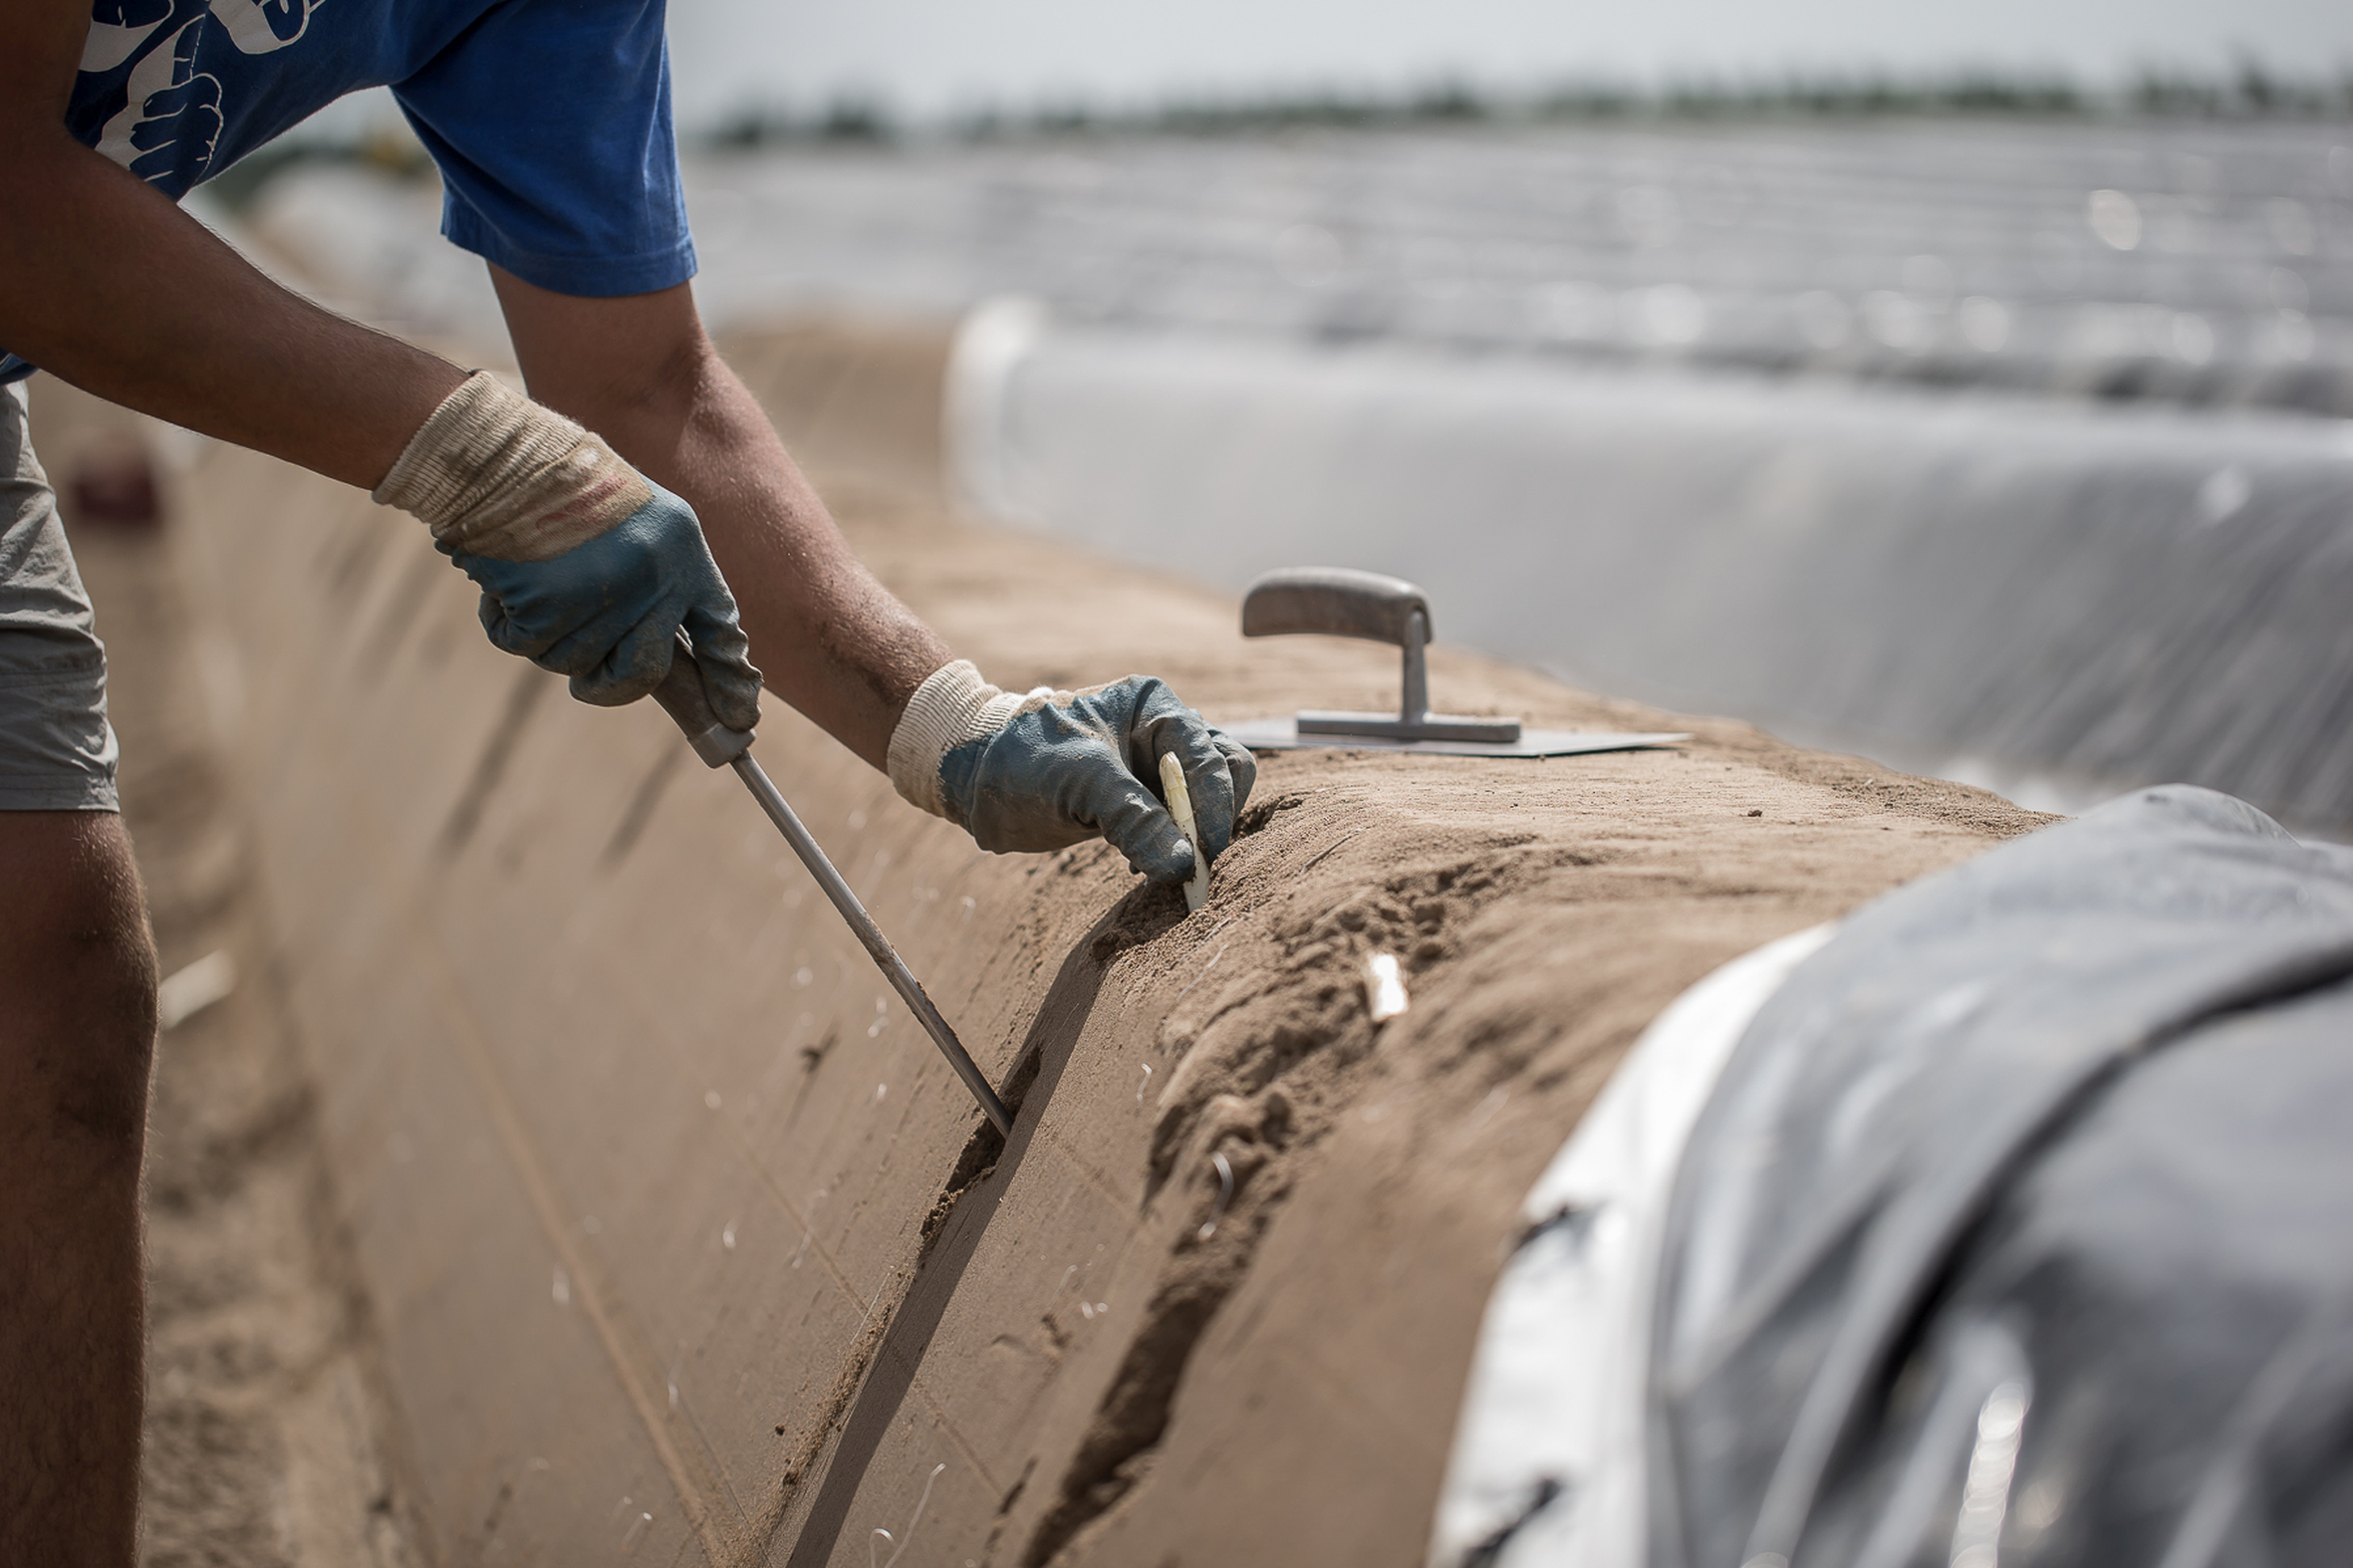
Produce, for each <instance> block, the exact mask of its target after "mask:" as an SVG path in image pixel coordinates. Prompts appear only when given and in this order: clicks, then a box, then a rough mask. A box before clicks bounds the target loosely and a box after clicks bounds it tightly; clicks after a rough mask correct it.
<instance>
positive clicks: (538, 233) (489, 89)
mask: <svg viewBox="0 0 2353 1568" xmlns="http://www.w3.org/2000/svg"><path fill="white" fill-rule="evenodd" d="M662 10H663V0H94V3H93V5H92V7H91V23H90V37H89V41H88V42H87V43H86V44H85V45H84V46H83V50H82V72H81V75H80V76H79V77H77V78H76V79H75V82H74V96H73V100H72V102H71V103H70V104H69V105H68V107H67V110H66V125H67V127H68V128H69V129H70V130H71V131H73V133H74V134H75V136H77V137H78V138H79V139H80V140H82V141H83V142H84V143H85V144H86V145H89V146H94V147H96V148H98V149H99V151H101V152H103V153H105V154H106V155H107V156H108V157H111V158H113V159H114V160H115V161H116V162H118V163H121V164H122V165H124V166H125V167H126V168H128V169H130V170H131V172H132V173H134V174H136V175H138V176H139V177H140V178H142V179H144V180H146V181H147V182H148V183H149V184H151V185H153V186H155V187H156V188H157V189H158V190H161V191H162V192H164V193H165V194H166V195H168V196H171V197H173V198H174V199H177V198H178V197H180V196H183V195H185V194H187V192H188V191H189V190H191V189H193V188H194V187H195V186H196V185H198V184H200V183H202V182H203V181H204V180H205V179H207V178H209V177H210V176H212V175H214V174H217V173H219V172H220V171H221V170H223V169H225V168H227V167H228V166H229V165H230V164H231V163H234V162H235V161H237V159H238V158H240V157H243V156H244V155H245V154H246V153H248V152H250V151H252V150H253V149H254V148H255V147H257V146H260V145H261V144H262V143H263V142H265V141H267V140H269V139H270V138H271V137H272V136H275V135H277V134H278V133H279V132H280V131H285V130H286V129H287V128H289V127H291V126H293V125H295V124H296V123H298V122H300V121H302V120H305V119H307V118H308V117H309V116H310V115H312V114H313V113H314V112H316V111H318V110H320V109H323V108H325V107H326V106H327V105H328V104H330V103H333V102H334V101H335V100H337V99H339V98H342V97H343V96H345V95H346V94H348V93H355V92H358V91H360V90H361V89H363V88H371V87H378V86H382V85H386V84H390V85H391V87H392V96H393V97H394V98H395V99H396V100H398V102H399V105H400V109H401V111H402V113H404V114H405V115H406V116H407V117H408V123H409V124H410V125H412V126H414V127H415V128H416V133H417V135H418V136H419V137H421V138H422V139H423V141H424V144H425V149H426V150H427V151H428V152H430V153H431V154H432V157H433V161H434V162H435V163H437V164H439V165H440V168H441V179H442V188H443V198H442V207H441V232H442V233H443V234H445V235H447V236H448V237H449V239H450V240H451V241H452V242H453V243H455V244H457V245H460V246H462V247H464V248H465V249H467V250H470V251H473V252H474V253H476V254H477V255H480V256H483V257H485V258H487V259H488V260H490V261H493V262H496V263H497V264H498V265H499V266H501V267H504V268H505V269H506V270H507V271H509V272H511V273H513V274H514V275H515V276H517V277H519V278H521V279H523V280H524V281H525V282H527V283H535V284H538V285H539V286H540V287H541V288H545V289H552V290H554V291H555V292H557V293H559V294H579V295H599V296H603V295H616V294H647V293H651V292H653V291H654V290H655V289H666V288H669V287H670V286H672V285H673V284H678V283H683V282H685V281H686V280H687V279H688V278H690V277H692V276H693V275H694V244H693V241H692V240H691V239H690V238H689V237H688V236H687V232H686V206H685V201H684V199H683V197H682V195H681V194H680V192H679V188H678V152H677V143H676V140H675V139H674V137H673V136H672V134H671V131H670V92H669V53H668V49H667V47H666V45H665V44H664V42H663V39H662ZM30 369H31V368H30V367H28V366H26V365H25V363H24V362H23V361H22V360H18V359H15V358H13V357H10V358H5V359H0V383H4V382H10V381H15V380H17V379H19V378H21V377H23V376H25V375H28V374H30Z"/></svg>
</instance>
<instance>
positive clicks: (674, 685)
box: [654, 638, 1013, 1138]
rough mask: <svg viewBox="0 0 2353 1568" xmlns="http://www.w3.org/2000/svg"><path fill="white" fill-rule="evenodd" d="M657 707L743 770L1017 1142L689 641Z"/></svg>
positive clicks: (1001, 1109) (709, 757)
mask: <svg viewBox="0 0 2353 1568" xmlns="http://www.w3.org/2000/svg"><path fill="white" fill-rule="evenodd" d="M654 701H656V702H659V703H660V704H661V706H662V709H663V710H664V711H665V712H667V713H668V714H669V716H670V717H671V718H673V719H675V720H677V723H678V728H680V729H682V730H684V731H685V732H686V740H687V743H688V744H690V745H691V746H693V748H694V754H695V755H696V756H698V757H700V758H701V759H702V760H703V762H704V763H705V764H707V765H708V766H710V767H714V768H718V767H732V768H733V769H734V770H735V774H736V776H737V777H738V778H740V779H742V780H743V783H744V787H745V788H747V789H749V790H750V791H751V792H752V799H754V800H756V801H758V802H759V803H760V809H761V810H762V811H765V812H766V813H767V814H768V820H769V821H770V822H773V823H775V824H776V831H777V832H779V833H781V834H783V835H784V842H785V843H787V844H789V845H791V846H792V847H793V853H794V854H795V855H798V856H799V857H801V864H802V865H804V866H806V867H808V868H809V875H810V876H812V877H814V878H816V879H817V886H818V887H820V888H823V889H824V890H825V896H826V897H827V898H829V899H831V900H833V903H834V908H835V909H837V910H839V911H841V912H842V918H843V919H845V920H847V921H849V923H850V929H851V930H852V931H853V932H855V933H856V934H857V936H858V939H859V940H860V941H862V942H864V943H866V950H867V951H868V952H869V953H870V954H872V955H873V957H874V960H875V967H876V968H878V969H881V970H882V971H883V974H884V976H885V977H886V978H887V979H889V980H890V982H891V988H892V989H893V990H895V991H897V992H898V993H899V995H900V998H901V999H902V1000H903V1001H905V1002H906V1003H907V1007H908V1011H910V1012H912V1013H914V1014H915V1022H917V1023H919V1024H921V1025H922V1026H923V1032H924V1033H925V1034H927V1035H929V1036H930V1037H931V1043H932V1044H934V1045H936V1046H938V1047H939V1054H940V1055H942V1056H944V1057H946V1058H947V1065H948V1066H950V1067H952V1068H954V1069H955V1070H956V1076H957V1077H958V1078H961V1079H962V1080H963V1081H964V1087H965V1088H967V1089H969V1090H971V1091H972V1098H973V1099H975V1100H977V1101H979V1102H980V1109H981V1111H982V1112H983V1113H984V1114H986V1116H987V1117H988V1119H989V1121H990V1122H992V1123H994V1124H995V1126H996V1130H997V1131H998V1132H999V1133H1002V1134H1004V1135H1005V1136H1006V1137H1008V1138H1010V1137H1011V1136H1012V1134H1013V1114H1012V1113H1011V1112H1009V1111H1007V1110H1006V1109H1005V1102H1004V1101H1002V1100H1000V1099H998V1098H997V1092H996V1091H995V1090H994V1089H991V1088H990V1087H989V1085H988V1080H987V1079H986V1078H983V1077H982V1076H981V1075H980V1069H979V1067H978V1066H977V1065H975V1064H974V1062H973V1060H972V1058H971V1055H970V1054H969V1053H968V1052H966V1051H965V1049H964V1047H963V1043H962V1042H961V1041H959V1040H958V1039H957V1038H956V1032H955V1031H954V1030H953V1029H950V1028H949V1027H948V1026H947V1020H946V1019H944V1018H942V1017H940V1016H939V1009H938V1008H936V1007H934V1006H932V1005H931V998H930V997H928V996H926V995H924V994H923V986H922V982H921V981H919V980H917V979H916V978H915V974H914V972H913V971H911V970H910V969H909V968H908V966H907V963H906V960H904V959H902V958H901V957H900V956H899V950H898V949H897V948H895V947H893V946H892V945H891V938H889V937H888V936H885V935H884V934H883V928H882V927H881V926H880V925H877V924H876V923H875V917H874V916H873V915H869V914H867V913H866V906H865V905H863V904H860V903H859V902H858V895H857V894H855V893H852V892H851V891H850V885H849V884H848V883H846V882H844V881H843V880H842V874H841V873H840V872H838V871H836V870H834V863H833V862H832V861H830V860H827V859H826V858H825V851H824V850H822V849H820V848H819V847H818V844H817V841H816V840H815V839H814V838H812V837H810V835H809V830H808V829H807V828H805V827H803V826H802V825H801V819H800V818H799V817H797V816H795V815H794V814H793V809H792V807H791V806H790V805H788V804H787V803H786V802H785V798H784V796H783V795H782V794H781V793H780V792H779V791H778V790H777V788H776V785H775V784H774V783H773V782H771V781H770V779H769V777H768V774H767V770H766V769H764V768H762V767H761V766H760V765H759V763H757V762H755V761H753V760H752V755H751V746H752V731H750V730H748V729H729V728H728V727H727V726H726V725H724V724H722V723H720V722H719V716H718V715H717V714H716V713H713V712H712V711H711V706H710V703H709V701H708V700H707V699H705V698H704V696H703V694H702V670H701V669H700V667H699V666H697V665H696V664H695V662H694V655H693V654H692V653H689V652H688V651H687V648H686V643H685V640H684V639H683V638H681V639H680V640H679V642H678V652H677V656H676V657H675V658H672V659H671V660H670V672H669V673H668V674H667V675H665V676H664V677H662V682H661V684H660V685H658V686H656V687H654Z"/></svg>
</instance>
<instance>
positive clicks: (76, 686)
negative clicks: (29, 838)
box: [0, 382, 120, 811]
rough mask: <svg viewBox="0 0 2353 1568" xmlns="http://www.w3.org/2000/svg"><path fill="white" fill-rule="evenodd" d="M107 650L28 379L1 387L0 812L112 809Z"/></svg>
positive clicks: (112, 737) (112, 748)
mask: <svg viewBox="0 0 2353 1568" xmlns="http://www.w3.org/2000/svg"><path fill="white" fill-rule="evenodd" d="M116 756H117V753H116V747H115V731H114V728H113V727H112V726H111V725H109V724H108V723H107V651H106V646H105V645H104V644H102V643H100V642H99V640H98V631H97V626H96V622H95V618H94V617H93V616H92V615H91V611H90V596H89V595H88V594H86V593H84V592H83V590H82V574H81V573H79V572H77V571H76V570H74V552H73V551H72V550H71V549H70V548H68V547H67V544H66V530H65V526H64V524H62V523H61V522H59V521H58V515H57V492H56V491H54V490H52V489H51V488H50V487H49V476H48V475H47V474H45V473H43V472H42V471H41V463H40V459H38V458H36V457H35V456H34V455H33V441H32V435H31V432H30V430H29V428H28V425H27V419H26V398H25V384H24V383H22V382H18V383H16V384H14V385H13V386H8V387H0V811H115V810H118V809H120V808H119V805H118V802H117V798H116V794H115V764H116Z"/></svg>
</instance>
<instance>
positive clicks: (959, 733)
mask: <svg viewBox="0 0 2353 1568" xmlns="http://www.w3.org/2000/svg"><path fill="white" fill-rule="evenodd" d="M1171 752H1174V753H1175V754H1176V758H1177V760H1178V762H1179V763H1180V765H1181V766H1182V767H1183V769H1184V786H1185V789H1186V792H1187V793H1189V794H1190V795H1191V796H1192V812H1193V821H1194V825H1195V826H1196V827H1198V828H1199V830H1200V835H1201V843H1200V844H1198V845H1192V844H1188V843H1186V842H1185V839H1184V835H1183V834H1181V833H1179V832H1178V831H1177V829H1176V820H1175V819H1174V818H1172V817H1171V816H1170V815H1169V811H1168V807H1167V806H1166V805H1165V804H1164V803H1163V802H1162V800H1161V796H1160V776H1161V770H1160V761H1161V758H1162V756H1163V755H1165V754H1168V753H1171ZM890 765H891V782H892V783H893V784H895V785H897V786H898V788H899V793H900V794H902V795H904V796H906V797H907V798H908V799H909V800H910V801H912V802H914V803H915V805H917V806H920V807H922V808H923V810H925V811H928V812H930V813H931V814H932V815H934V816H939V817H945V818H946V819H947V820H948V821H950V822H952V823H955V824H956V825H957V826H958V827H961V828H963V829H964V830H965V831H966V832H968V833H970V834H971V835H972V838H973V841H974V842H975V843H977V844H978V845H979V846H980V847H981V848H982V849H984V850H996V851H999V852H1004V851H1011V850H1029V851H1036V850H1058V849H1061V848H1063V847H1064V846H1065V845H1070V844H1078V843H1081V842H1083V841H1085V840H1087V839H1091V838H1094V837H1095V836H1096V835H1097V834H1101V835H1102V836H1103V837H1104V838H1106V839H1109V840H1110V841H1111V842H1112V844H1113V846H1114V847H1115V848H1117V849H1118V850H1119V851H1120V853H1122V854H1123V855H1125V856H1127V858H1128V864H1129V866H1131V867H1132V868H1134V869H1135V870H1137V871H1140V872H1142V873H1144V875H1145V876H1147V877H1149V878H1151V879H1152V880H1153V881H1154V882H1169V883H1174V882H1182V881H1184V880H1185V879H1186V878H1188V877H1190V876H1191V875H1192V868H1193V856H1194V855H1195V854H1196V853H1198V854H1200V855H1203V856H1205V857H1207V858H1208V859H1209V860H1211V861H1214V860H1215V859H1216V858H1217V856H1218V855H1219V853H1221V852H1222V851H1223V850H1224V849H1225V846H1226V845H1227V844H1228V843H1229V842H1231V840H1232V838H1233V822H1234V816H1235V814H1236V813H1237V812H1239V811H1240V810H1241V809H1242V803H1243V802H1244V801H1246V800H1248V799H1249V798H1250V785H1251V784H1252V783H1253V782H1255V781H1256V779H1257V776H1258V769H1257V765H1256V763H1255V762H1254V761H1253V760H1252V758H1251V756H1250V751H1249V748H1248V747H1246V746H1243V745H1239V744H1237V743H1236V742H1234V741H1232V740H1230V739H1228V738H1227V737H1226V736H1224V735H1222V734H1220V733H1219V732H1218V731H1216V730H1214V729H1211V728H1210V727H1209V726H1208V725H1207V724H1205V723H1203V722H1202V720H1201V716H1200V715H1199V714H1198V713H1195V712H1194V711H1193V710H1192V709H1190V708H1188V707H1186V706H1185V705H1184V704H1183V703H1182V702H1179V701H1178V700H1177V699H1176V693H1175V692H1173V691H1171V690H1170V689H1169V688H1168V686H1167V685H1166V684H1164V683H1163V682H1161V681H1159V680H1156V679H1154V678H1153V677H1151V676H1150V675H1130V676H1129V677H1128V678H1127V679H1125V680H1115V681H1113V682H1112V683H1111V684H1110V685H1107V686H1090V687H1088V688H1087V689H1086V690H1084V691H1056V690H1052V689H1051V688H1049V687H1045V686H1040V687H1039V688H1038V689H1036V690H1035V691H1031V692H1028V693H1026V694H1025V693H1022V692H1018V691H1002V690H999V689H998V688H997V687H995V686H992V685H990V684H989V683H988V682H987V681H985V680H983V679H981V678H980V671H979V670H977V669H975V668H974V667H973V666H972V664H971V662H970V661H969V660H966V659H958V660H956V661H955V662H954V663H952V664H948V665H945V666H944V667H942V668H940V669H937V670H934V671H932V673H931V675H930V678H928V679H926V680H925V681H924V682H923V683H922V685H920V686H918V687H917V688H916V689H915V696H914V697H912V698H911V699H909V701H908V704H907V711H906V712H905V713H903V714H902V715H901V716H900V719H899V727H898V728H897V729H896V730H895V731H894V732H893V733H892V736H891V754H890Z"/></svg>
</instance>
